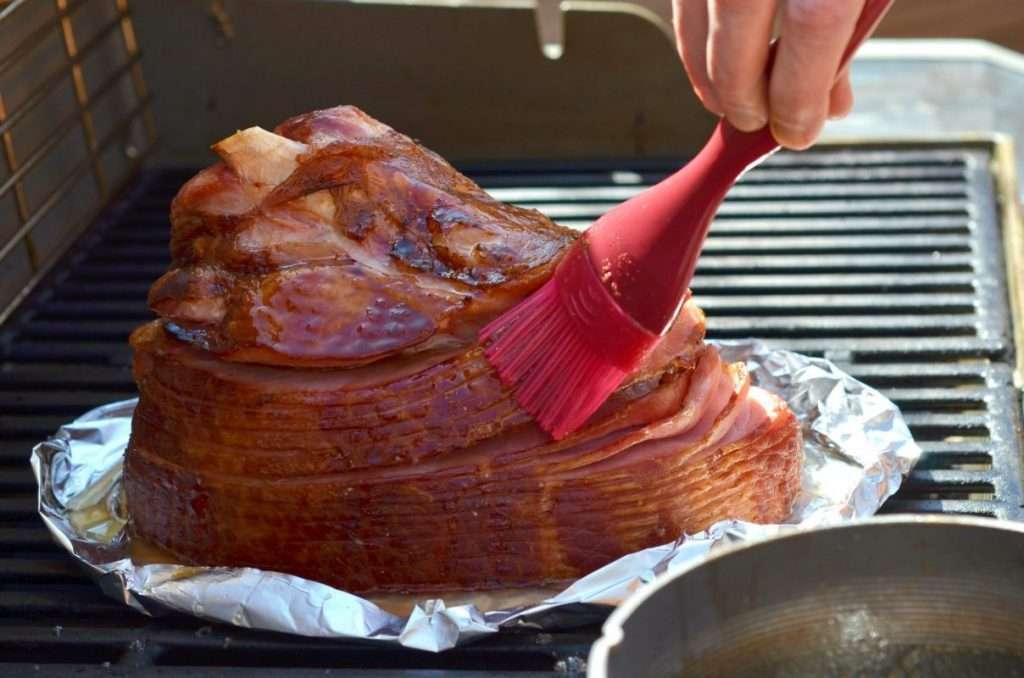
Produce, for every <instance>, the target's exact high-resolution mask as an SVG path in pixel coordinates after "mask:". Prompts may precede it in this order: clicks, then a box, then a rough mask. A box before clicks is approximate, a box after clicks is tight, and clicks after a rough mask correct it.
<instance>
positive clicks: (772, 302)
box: [695, 291, 976, 317]
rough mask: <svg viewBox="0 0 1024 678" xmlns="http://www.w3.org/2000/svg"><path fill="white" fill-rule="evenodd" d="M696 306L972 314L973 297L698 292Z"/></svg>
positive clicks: (770, 310)
mask: <svg viewBox="0 0 1024 678" xmlns="http://www.w3.org/2000/svg"><path fill="white" fill-rule="evenodd" d="M695 300H696V302H697V304H698V305H699V306H700V307H701V308H702V309H704V311H705V312H706V313H708V314H709V315H715V314H717V313H719V312H721V311H737V312H738V313H741V314H757V315H766V314H772V313H780V312H785V313H788V314H795V315H802V314H804V313H810V314H814V315H816V316H819V317H820V316H825V315H839V314H848V313H854V312H863V313H865V314H867V315H872V314H882V315H887V314H891V313H908V314H909V313H917V314H931V313H973V312H974V309H975V301H976V300H975V297H974V295H973V294H963V293H961V294H944V295H936V294H877V293H875V294H872V293H864V292H860V291H858V292H854V293H850V294H845V295H840V294H827V295H826V294H806V295H801V296H797V295H794V294H762V295H760V296H758V297H756V298H748V297H735V296H705V295H704V294H703V293H702V292H701V293H698V294H697V295H696V298H695Z"/></svg>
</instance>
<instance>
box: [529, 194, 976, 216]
mask: <svg viewBox="0 0 1024 678" xmlns="http://www.w3.org/2000/svg"><path fill="white" fill-rule="evenodd" d="M530 207H532V208H534V209H536V210H539V211H541V212H543V213H544V214H546V215H548V216H549V217H551V218H552V219H555V220H556V221H557V220H565V219H587V220H591V221H593V220H594V219H597V218H598V217H600V216H601V215H602V214H604V213H605V212H607V211H608V209H609V207H610V205H609V203H589V202H580V203H571V204H566V203H536V204H533V205H530ZM969 207H970V204H969V202H968V201H967V199H950V198H916V199H915V198H893V199H891V200H881V199H876V200H865V201H861V200H858V201H848V200H820V201H819V200H808V201H800V202H787V201H782V200H750V201H743V202H726V203H724V204H723V205H722V206H721V208H720V209H719V210H718V217H717V218H718V220H719V221H722V220H727V219H749V218H752V217H761V218H771V219H791V218H793V217H827V216H832V217H842V216H851V217H870V216H874V217H880V216H915V215H916V216H942V217H949V216H952V217H969V216H970V210H969Z"/></svg>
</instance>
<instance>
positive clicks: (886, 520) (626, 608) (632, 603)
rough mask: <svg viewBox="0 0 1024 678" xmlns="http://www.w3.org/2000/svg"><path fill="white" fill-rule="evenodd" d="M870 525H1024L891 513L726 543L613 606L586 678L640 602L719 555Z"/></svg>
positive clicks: (1022, 529) (1017, 530)
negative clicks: (812, 534)
mask: <svg viewBox="0 0 1024 678" xmlns="http://www.w3.org/2000/svg"><path fill="white" fill-rule="evenodd" d="M871 525H945V526H950V527H952V526H958V527H971V528H981V529H986V530H996V531H1000V532H1007V533H1014V534H1017V535H1020V536H1024V524H1018V523H1012V522H1008V521H1003V520H998V519H995V518H983V517H977V516H950V515H894V516H876V517H871V518H862V519H858V520H852V521H849V522H846V523H841V524H837V525H828V526H820V527H798V528H795V529H793V530H791V531H787V532H784V533H782V534H778V535H774V536H771V537H766V538H764V539H757V540H753V541H749V542H739V543H735V544H729V545H727V546H724V547H722V548H721V549H719V550H716V551H715V552H714V553H712V554H710V555H708V556H707V557H706V558H703V559H700V560H698V561H697V562H695V563H691V564H689V565H686V566H683V567H680V568H679V569H678V570H675V571H673V572H670V573H667V574H664V575H662V576H660V577H658V578H657V579H656V580H655V581H653V582H652V583H651V584H649V585H647V586H644V587H643V588H642V589H640V590H639V591H637V592H636V593H634V594H633V595H632V596H630V597H629V598H627V599H626V600H625V601H623V602H622V604H621V605H619V606H618V607H617V608H615V610H614V611H613V612H612V613H611V615H609V617H608V619H607V620H606V621H605V623H604V625H603V626H602V627H601V637H600V638H598V639H597V641H596V642H595V643H594V644H593V646H591V648H590V656H589V657H588V659H587V677H588V678H607V675H608V673H607V667H608V656H609V654H610V653H611V650H612V649H613V648H615V647H616V646H617V645H619V644H620V643H621V642H622V641H623V639H624V638H625V630H624V626H625V623H626V620H628V619H629V618H630V617H631V616H632V615H633V613H634V612H636V611H637V609H639V608H640V606H641V605H643V604H644V603H645V602H647V600H648V599H649V598H651V597H652V596H654V595H657V594H658V593H659V592H660V591H661V590H662V589H664V588H666V587H668V586H670V585H671V584H672V583H673V582H675V581H676V580H677V579H679V578H680V577H685V576H686V575H687V574H689V573H690V572H691V571H693V570H696V569H697V568H700V567H704V566H706V565H711V564H713V563H714V562H716V561H718V560H719V559H721V558H728V557H730V556H732V555H734V554H736V553H738V552H741V551H745V550H746V549H749V548H754V547H757V546H759V545H761V544H766V543H771V542H778V541H783V540H787V539H794V538H803V537H806V536H807V535H808V534H811V533H818V532H830V531H837V530H850V529H857V528H863V527H868V526H871Z"/></svg>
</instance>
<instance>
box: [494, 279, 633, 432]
mask: <svg viewBox="0 0 1024 678" xmlns="http://www.w3.org/2000/svg"><path fill="white" fill-rule="evenodd" d="M585 329H586V328H585V327H581V326H580V323H579V322H576V321H575V320H574V318H573V316H572V315H571V314H570V313H569V312H568V311H567V309H566V308H565V307H564V306H563V303H562V299H561V298H560V295H559V292H558V282H557V280H556V279H554V278H553V279H552V280H549V281H548V282H547V283H546V284H545V285H544V286H543V287H541V288H540V289H539V290H537V291H536V292H534V293H533V295H531V296H530V297H529V298H528V299H526V300H525V301H523V302H521V303H520V304H519V305H518V306H516V307H515V308H513V309H511V310H509V311H508V312H506V313H505V314H504V315H502V316H501V317H499V318H498V319H497V320H495V321H494V322H492V323H491V324H490V325H488V326H487V327H485V328H484V329H483V331H482V332H481V333H480V338H481V340H483V341H490V342H491V343H490V344H489V345H488V346H487V347H486V348H485V350H484V353H485V355H486V356H487V359H488V360H489V361H490V363H491V365H492V366H493V367H494V369H495V370H496V371H497V372H498V375H499V376H500V377H501V380H502V382H504V383H505V384H506V385H507V386H508V387H510V388H511V389H512V391H513V393H514V395H515V398H516V401H517V402H518V403H519V406H520V407H522V408H523V409H524V410H525V411H526V412H528V413H529V414H530V415H531V416H532V417H533V418H534V419H536V420H537V422H538V423H539V424H540V426H541V427H542V428H543V429H544V430H545V431H547V432H548V433H549V434H550V435H551V436H552V437H553V438H554V439H556V440H560V439H562V438H564V437H565V436H566V435H567V434H569V433H571V432H572V431H575V430H576V429H578V428H579V427H580V426H582V425H583V424H584V423H586V421H587V419H589V418H590V416H591V415H592V414H593V413H594V412H596V411H597V409H598V408H599V407H601V404H602V403H604V401H605V400H607V399H608V396H610V395H611V394H612V392H613V391H615V389H616V388H618V386H619V385H620V384H621V383H622V380H623V379H624V378H625V376H626V372H624V371H623V370H622V369H621V368H620V367H618V366H616V365H614V364H612V363H610V362H609V361H608V360H607V359H606V357H605V356H603V355H601V354H599V353H597V352H596V351H595V350H594V349H593V347H592V342H588V341H586V339H585V337H583V336H581V332H582V331H585Z"/></svg>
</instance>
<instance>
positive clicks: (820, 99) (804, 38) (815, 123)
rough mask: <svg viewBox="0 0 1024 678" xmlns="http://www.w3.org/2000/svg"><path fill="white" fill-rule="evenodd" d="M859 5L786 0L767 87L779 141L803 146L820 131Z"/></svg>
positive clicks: (857, 0)
mask: <svg viewBox="0 0 1024 678" xmlns="http://www.w3.org/2000/svg"><path fill="white" fill-rule="evenodd" d="M863 5H864V1H863V0H786V2H785V4H784V6H783V10H782V19H781V33H782V37H781V39H780V40H779V49H778V54H777V55H776V58H775V66H774V67H773V68H772V73H771V80H770V83H769V86H768V101H769V103H768V107H769V110H770V111H771V127H772V133H773V134H774V135H775V138H776V139H777V140H778V141H779V143H780V144H782V145H783V146H787V147H789V148H796V149H801V148H807V147H808V146H810V145H811V144H812V143H814V140H815V139H817V138H818V135H819V134H820V133H821V128H822V127H823V126H824V125H825V119H826V117H827V116H828V114H829V111H830V108H831V103H832V102H831V92H832V90H833V86H834V85H835V80H836V71H837V70H838V68H839V60H840V59H841V58H842V54H843V51H844V50H845V48H846V44H847V42H849V39H850V35H851V34H852V33H853V27H854V24H855V23H856V21H857V17H858V16H859V15H860V11H861V9H862V7H863ZM842 87H847V85H843V86H842ZM844 96H845V93H844V91H843V89H840V90H839V91H838V92H837V97H838V99H839V101H837V103H838V104H843V103H845V100H843V97H844ZM851 99H852V97H851Z"/></svg>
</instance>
